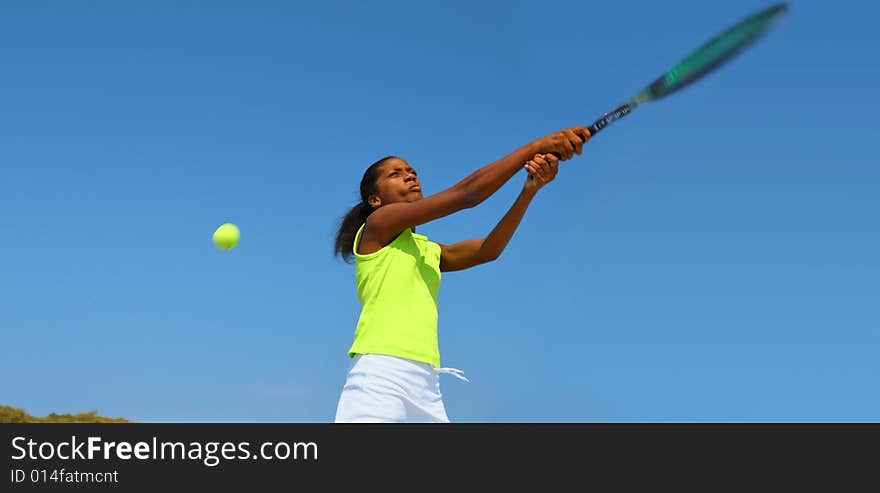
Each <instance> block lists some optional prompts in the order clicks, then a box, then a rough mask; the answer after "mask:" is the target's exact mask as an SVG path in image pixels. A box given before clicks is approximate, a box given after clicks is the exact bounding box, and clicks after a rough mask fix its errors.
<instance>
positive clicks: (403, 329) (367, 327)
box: [348, 225, 440, 367]
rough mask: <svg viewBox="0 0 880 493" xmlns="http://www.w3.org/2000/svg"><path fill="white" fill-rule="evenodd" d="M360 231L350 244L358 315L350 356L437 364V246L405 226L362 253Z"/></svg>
mask: <svg viewBox="0 0 880 493" xmlns="http://www.w3.org/2000/svg"><path fill="white" fill-rule="evenodd" d="M363 230H364V225H361V227H360V228H359V229H358V232H357V235H355V238H354V248H353V250H354V252H353V253H354V257H355V280H356V282H357V296H358V301H360V303H361V315H360V318H359V319H358V324H357V328H356V329H355V334H354V343H353V344H352V346H351V348H349V350H348V356H349V357H352V358H353V357H354V356H355V355H356V354H386V355H390V356H397V357H400V358H406V359H410V360H413V361H420V362H423V363H428V364H430V365H433V366H434V367H439V366H440V349H439V344H438V341H437V292H438V291H439V290H440V245H438V244H437V243H434V242H432V241H428V237H427V236H425V235H420V234H416V233H413V232H412V229H411V228H407V229H405V230H404V231H403V232H402V233H400V234H399V235H398V236H397V238H395V239H394V241H392V242H391V243H389V244H387V245H385V246H384V247H382V248H381V249H380V250H379V251H376V252H373V253H370V254H366V255H361V254H359V253H358V252H357V245H358V242H359V241H360V238H361V233H363Z"/></svg>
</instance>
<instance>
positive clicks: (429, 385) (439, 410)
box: [336, 354, 467, 423]
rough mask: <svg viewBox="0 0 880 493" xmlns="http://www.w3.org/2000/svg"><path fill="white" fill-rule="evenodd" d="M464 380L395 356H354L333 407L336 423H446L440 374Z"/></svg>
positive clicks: (455, 371) (449, 370)
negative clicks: (336, 403)
mask: <svg viewBox="0 0 880 493" xmlns="http://www.w3.org/2000/svg"><path fill="white" fill-rule="evenodd" d="M441 373H448V374H451V375H453V376H455V377H456V378H459V379H461V380H464V381H465V382H466V381H467V379H466V378H465V377H464V376H463V375H462V372H461V370H458V369H455V368H434V367H433V366H431V365H429V364H426V363H420V362H418V361H412V360H408V359H405V358H398V357H396V356H387V355H384V354H362V355H357V356H355V357H354V358H353V359H352V361H351V365H350V367H349V370H348V377H347V378H346V380H345V386H344V387H343V389H342V395H341V396H340V397H339V404H338V405H337V407H336V422H337V423H448V422H449V418H448V417H447V416H446V408H445V407H444V406H443V396H442V394H440V374H441Z"/></svg>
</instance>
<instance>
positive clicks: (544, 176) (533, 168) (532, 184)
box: [523, 154, 559, 193]
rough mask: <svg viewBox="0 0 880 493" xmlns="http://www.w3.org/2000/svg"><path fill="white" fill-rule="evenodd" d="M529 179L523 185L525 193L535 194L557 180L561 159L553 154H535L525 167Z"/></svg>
mask: <svg viewBox="0 0 880 493" xmlns="http://www.w3.org/2000/svg"><path fill="white" fill-rule="evenodd" d="M525 168H526V171H528V172H529V177H528V178H527V179H526V183H525V185H523V191H524V192H531V193H535V192H537V191H538V190H540V189H541V187H543V186H544V185H546V184H548V183H550V182H551V181H553V179H554V178H556V173H558V172H559V158H557V157H556V156H554V155H553V154H535V157H533V158H532V159H530V160H529V161H528V162H527V163H526V165H525Z"/></svg>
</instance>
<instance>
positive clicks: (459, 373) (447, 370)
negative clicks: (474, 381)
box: [437, 368, 470, 382]
mask: <svg viewBox="0 0 880 493" xmlns="http://www.w3.org/2000/svg"><path fill="white" fill-rule="evenodd" d="M437 373H446V374H449V375H452V376H453V377H455V378H457V379H459V380H462V381H464V382H470V380H468V379H467V377H465V376H464V372H463V371H461V370H459V369H458V368H437Z"/></svg>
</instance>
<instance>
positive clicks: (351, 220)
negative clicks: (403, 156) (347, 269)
mask: <svg viewBox="0 0 880 493" xmlns="http://www.w3.org/2000/svg"><path fill="white" fill-rule="evenodd" d="M395 158H397V156H386V157H383V158H382V159H380V160H378V161H376V162H375V163H373V164H371V165H370V167H369V168H367V170H366V171H364V177H363V178H361V201H360V203H358V204H357V205H355V206H354V207H352V208H351V210H350V211H348V214H346V215H345V216H344V217H343V218H342V221H340V223H339V231H337V233H336V244H335V245H334V249H333V254H334V255H341V256H342V260H344V261H346V262H348V263H351V258H352V256H353V254H352V249H353V248H354V237H355V235H357V231H358V229H359V228H360V227H361V224H364V223H365V222H366V221H367V217H368V216H369V215H370V214H371V213H372V212H373V207H372V206H370V204H369V203H367V198H368V197H369V196H370V195H373V194H375V193H377V192H378V190H377V188H376V180H377V179H378V178H379V167H380V166H381V165H382V163H384V162H385V161H388V160H389V159H395Z"/></svg>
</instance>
